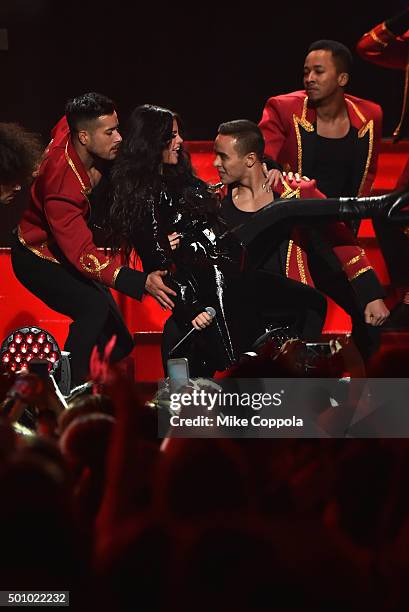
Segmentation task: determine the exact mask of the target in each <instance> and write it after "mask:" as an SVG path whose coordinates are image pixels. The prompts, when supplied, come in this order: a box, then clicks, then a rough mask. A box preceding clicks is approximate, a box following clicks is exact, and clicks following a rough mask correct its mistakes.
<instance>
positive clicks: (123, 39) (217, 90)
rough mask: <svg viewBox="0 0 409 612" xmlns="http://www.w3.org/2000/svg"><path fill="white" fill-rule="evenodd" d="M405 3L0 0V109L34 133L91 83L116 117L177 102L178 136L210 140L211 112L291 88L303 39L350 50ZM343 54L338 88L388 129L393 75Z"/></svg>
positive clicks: (236, 114) (246, 112) (394, 110)
mask: <svg viewBox="0 0 409 612" xmlns="http://www.w3.org/2000/svg"><path fill="white" fill-rule="evenodd" d="M405 4H406V3H405V2H402V0H396V1H391V2H388V3H386V2H382V3H377V4H376V5H375V3H363V2H353V1H352V0H347V1H344V2H340V1H337V2H327V3H319V4H317V3H313V2H309V3H305V4H300V5H296V4H294V3H291V4H285V5H284V4H282V5H281V6H280V3H278V2H275V3H273V2H271V0H267V1H265V2H259V3H254V2H247V3H243V4H242V3H222V2H220V1H219V2H217V3H216V2H200V3H199V2H191V3H190V4H185V3H174V4H170V3H169V4H167V5H165V7H164V6H163V5H162V3H156V2H143V3H134V5H133V6H132V7H131V8H130V7H129V6H128V5H129V1H128V2H127V3H126V4H125V3H122V2H120V1H117V2H110V3H105V2H101V1H99V2H98V1H95V2H88V1H87V0H84V1H82V2H79V1H77V0H71V1H70V2H60V1H59V0H55V1H51V0H0V28H7V30H8V37H9V49H8V50H7V51H0V62H1V80H2V92H1V113H0V120H1V121H18V122H20V123H22V124H23V125H25V126H26V127H28V128H30V129H33V130H36V131H39V132H41V134H42V135H43V139H44V142H45V143H46V142H48V135H49V131H50V129H51V127H52V126H53V125H54V124H55V122H56V121H57V120H58V119H59V117H60V116H61V114H62V113H63V109H64V105H65V102H66V100H67V98H69V97H72V96H75V95H78V94H80V93H83V92H85V91H91V90H95V91H100V92H102V93H105V94H106V95H108V96H110V97H112V98H114V99H115V100H116V102H117V105H118V109H119V112H120V119H121V121H122V124H124V123H126V121H125V120H126V117H127V115H128V114H129V112H130V111H131V110H132V108H133V107H134V106H136V105H138V104H142V103H145V102H150V103H154V104H160V105H163V106H167V107H170V108H171V109H173V110H176V111H178V112H179V113H180V114H181V115H182V117H183V118H184V120H185V123H186V128H187V137H188V138H189V139H192V140H209V139H213V137H214V135H215V133H216V130H217V126H218V124H219V123H221V122H222V121H226V120H230V119H238V118H248V119H252V120H254V121H256V122H258V121H259V119H260V116H261V112H262V108H263V105H264V103H265V101H266V99H267V98H268V97H269V96H271V95H275V94H279V93H285V92H288V91H292V90H294V89H299V88H301V87H302V69H303V60H304V57H305V52H306V48H307V47H308V45H309V43H310V42H312V41H314V40H317V39H319V38H333V39H336V40H340V41H342V42H344V43H345V44H346V45H348V46H349V47H350V48H351V50H353V49H354V47H355V44H356V42H357V41H358V39H359V38H360V36H361V35H362V34H363V33H364V32H366V31H368V30H369V29H370V28H371V27H372V26H374V25H376V24H377V23H378V22H380V21H381V20H383V19H384V18H386V17H388V16H391V15H393V14H394V13H395V12H397V11H399V10H400V9H401V8H403V7H404V6H405ZM355 57H356V61H355V69H354V74H353V78H352V83H351V87H350V88H349V91H350V92H351V93H353V94H355V95H357V96H361V97H366V98H369V99H372V100H374V101H376V102H378V103H379V104H381V105H382V107H383V109H384V113H385V119H384V135H385V136H388V135H390V134H391V131H392V129H393V127H395V124H396V123H397V120H398V116H399V110H400V101H401V96H402V81H403V75H402V74H401V73H399V72H398V71H393V70H387V69H383V68H380V67H376V66H373V65H371V64H369V63H367V62H364V61H362V60H360V59H359V58H358V57H357V56H355ZM2 216H3V215H2ZM3 221H4V218H3ZM10 224H11V221H10V220H7V219H6V222H5V225H10ZM3 226H4V223H3ZM5 229H6V230H7V228H6V227H3V231H1V234H2V235H3V234H4V230H5ZM1 243H3V244H4V240H3V241H2V240H1V236H0V244H1Z"/></svg>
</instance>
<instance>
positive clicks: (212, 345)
mask: <svg viewBox="0 0 409 612" xmlns="http://www.w3.org/2000/svg"><path fill="white" fill-rule="evenodd" d="M206 306H214V308H215V309H216V312H217V313H219V312H220V307H219V304H217V303H216V302H213V303H209V304H206ZM224 307H225V314H226V319H227V323H228V326H229V330H230V333H231V337H232V339H233V344H234V349H235V353H236V355H237V356H239V355H240V354H241V353H242V352H244V351H247V350H249V349H250V348H251V345H252V343H253V342H254V341H255V340H256V338H257V336H258V335H260V334H261V333H262V332H263V331H265V325H266V324H268V323H272V324H273V325H277V326H279V325H288V324H290V326H291V328H292V331H293V333H294V334H296V335H298V336H299V337H300V338H302V339H303V340H307V341H310V342H312V341H316V340H319V339H320V335H321V331H322V327H323V325H324V322H325V316H326V311H327V302H326V299H325V297H324V296H323V295H322V294H321V293H320V292H319V291H317V290H316V289H314V288H312V287H309V286H308V285H304V284H302V283H299V282H297V281H295V280H292V279H289V278H286V277H285V276H282V275H279V274H272V273H270V272H265V271H262V270H256V271H251V272H245V273H243V274H240V275H237V276H234V277H231V278H229V279H228V280H227V287H226V295H225V303H224ZM190 328H191V324H190V322H189V323H188V324H187V326H186V327H184V326H182V325H180V323H178V322H177V321H176V320H175V317H173V316H172V317H170V319H168V321H167V322H166V324H165V328H164V332H163V340H162V361H163V367H164V371H165V372H166V371H167V369H166V362H167V359H168V355H169V351H170V349H171V348H172V347H173V346H174V345H175V344H176V343H177V342H178V341H179V340H180V339H181V337H183V335H184V334H185V333H186V331H188V330H189V329H190ZM215 332H216V326H215V323H212V324H211V325H210V326H209V327H208V328H206V330H203V331H200V332H199V331H198V332H194V334H192V336H191V338H190V340H192V341H193V342H194V341H195V339H196V338H199V337H200V338H201V340H203V341H204V342H202V346H203V347H204V349H205V352H207V353H208V355H209V357H210V359H205V360H202V359H201V355H198V354H197V350H196V351H195V350H194V349H193V350H192V343H191V342H189V340H188V341H187V342H186V345H185V346H181V349H182V351H184V352H179V353H178V356H179V355H182V354H183V355H185V356H188V355H190V359H191V360H193V362H194V363H195V364H196V366H193V367H192V366H191V374H192V375H193V376H210V375H211V373H209V371H208V369H207V367H206V366H205V365H204V363H205V361H206V363H210V362H211V361H212V360H211V357H212V356H214V354H215V350H216V342H217V339H216V337H215V336H216V334H215ZM195 368H196V371H195ZM201 368H204V370H202V371H198V370H200V369H201ZM211 369H212V368H211V366H210V370H211ZM216 369H220V368H219V367H217V368H216ZM192 370H193V371H192ZM213 372H214V369H213Z"/></svg>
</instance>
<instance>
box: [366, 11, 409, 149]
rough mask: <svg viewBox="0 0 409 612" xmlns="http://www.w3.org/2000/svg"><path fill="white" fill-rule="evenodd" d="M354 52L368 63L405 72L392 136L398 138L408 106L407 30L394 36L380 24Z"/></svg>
mask: <svg viewBox="0 0 409 612" xmlns="http://www.w3.org/2000/svg"><path fill="white" fill-rule="evenodd" d="M356 50H357V52H358V53H359V55H360V56H361V57H362V58H363V59H365V60H368V61H369V62H373V63H374V64H378V65H379V66H384V67H385V68H396V69H397V70H404V71H405V85H404V89H403V103H402V112H401V117H400V120H399V124H398V125H397V127H396V128H395V130H394V132H393V135H394V136H395V137H398V136H399V132H400V131H401V126H402V123H403V119H404V115H405V112H406V109H407V104H408V95H409V92H408V88H409V30H407V31H406V32H405V33H404V34H402V36H396V34H393V33H392V32H391V31H390V30H388V28H387V27H386V25H385V22H383V23H380V24H379V25H377V26H376V27H375V28H373V29H372V30H371V31H370V32H367V33H366V34H364V35H363V36H362V38H361V39H360V40H359V41H358V44H357V46H356Z"/></svg>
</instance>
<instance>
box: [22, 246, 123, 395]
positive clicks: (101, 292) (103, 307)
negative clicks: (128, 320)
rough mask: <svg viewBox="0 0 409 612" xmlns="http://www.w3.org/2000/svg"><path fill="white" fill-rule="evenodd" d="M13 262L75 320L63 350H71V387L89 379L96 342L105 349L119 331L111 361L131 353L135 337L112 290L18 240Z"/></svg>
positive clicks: (33, 287) (37, 291)
mask: <svg viewBox="0 0 409 612" xmlns="http://www.w3.org/2000/svg"><path fill="white" fill-rule="evenodd" d="M11 261H12V265H13V270H14V274H15V275H16V277H17V278H18V280H19V281H20V282H21V284H22V285H24V287H26V289H28V290H29V291H31V293H33V294H34V295H35V296H37V297H38V298H39V299H40V300H42V301H43V302H44V303H45V304H47V306H49V307H50V308H52V309H53V310H56V311H57V312H60V313H61V314H63V315H65V316H67V317H70V318H71V319H72V323H71V324H70V328H69V333H68V337H67V340H66V342H65V345H64V350H66V351H69V352H70V353H71V360H70V361H71V386H72V387H74V386H76V385H78V384H80V383H82V382H84V380H86V378H87V375H88V371H89V359H90V355H91V352H92V349H93V347H94V346H95V345H97V346H98V348H99V349H100V350H103V348H104V346H105V345H106V343H107V342H108V341H109V340H110V338H111V337H112V336H113V335H114V334H116V336H117V342H116V346H115V348H114V351H113V353H112V357H111V359H112V361H113V362H115V361H118V360H119V359H122V357H125V356H126V355H128V354H129V353H130V352H131V350H132V348H133V340H132V337H131V335H130V333H129V331H128V329H127V327H126V325H125V323H124V321H123V318H122V315H121V313H120V311H119V309H118V306H117V305H116V303H115V300H114V299H113V297H112V295H111V293H110V291H109V289H107V288H106V287H104V286H103V285H101V284H100V283H98V282H94V281H92V280H90V279H88V278H86V277H85V276H83V275H82V274H80V272H78V270H76V269H75V268H74V267H73V266H71V265H70V264H68V263H67V264H65V263H64V264H56V263H53V262H50V261H47V260H45V259H42V258H41V257H38V256H37V255H34V254H33V253H32V252H31V251H30V250H29V249H27V248H26V247H24V246H23V245H22V244H20V242H18V241H17V240H16V241H15V244H14V245H13V247H12V251H11Z"/></svg>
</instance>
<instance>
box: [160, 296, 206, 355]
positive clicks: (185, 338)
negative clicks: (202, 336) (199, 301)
mask: <svg viewBox="0 0 409 612" xmlns="http://www.w3.org/2000/svg"><path fill="white" fill-rule="evenodd" d="M205 311H206V312H207V314H208V315H209V316H211V317H212V319H213V318H214V317H215V316H216V311H215V309H214V308H213V306H206V308H205ZM195 331H198V330H197V329H196V328H195V327H192V329H190V330H189V331H188V332H187V334H185V335H184V336H183V338H182V339H181V340H179V342H178V343H177V344H175V346H174V347H172V348H171V349H170V351H169V357H170V356H171V355H173V353H174V352H175V351H176V350H177V349H178V348H179V346H180V345H181V344H183V343H184V342H185V341H186V340H187V339H188V338H189V336H190V335H191V334H193V332H195Z"/></svg>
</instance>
